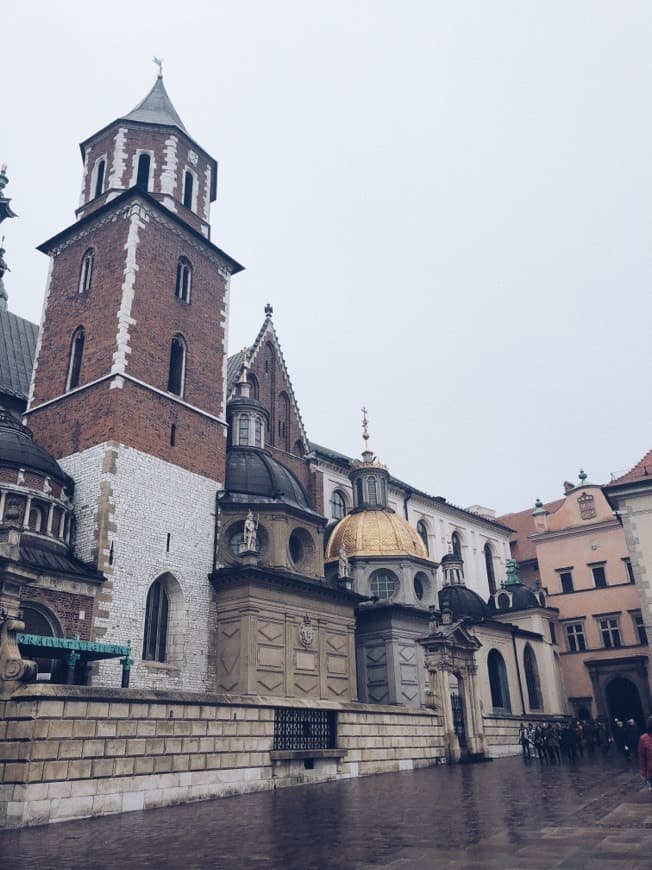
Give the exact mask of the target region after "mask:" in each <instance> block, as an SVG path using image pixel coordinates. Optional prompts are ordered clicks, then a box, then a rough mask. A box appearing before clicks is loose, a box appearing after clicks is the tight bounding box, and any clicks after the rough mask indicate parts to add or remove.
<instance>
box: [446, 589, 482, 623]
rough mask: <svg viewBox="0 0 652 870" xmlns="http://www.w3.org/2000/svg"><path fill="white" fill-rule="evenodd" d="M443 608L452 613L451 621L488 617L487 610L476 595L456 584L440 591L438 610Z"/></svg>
mask: <svg viewBox="0 0 652 870" xmlns="http://www.w3.org/2000/svg"><path fill="white" fill-rule="evenodd" d="M444 608H446V609H448V610H451V611H452V613H453V619H463V618H464V617H465V616H468V617H471V618H472V619H485V618H486V617H487V616H489V608H488V607H487V605H486V604H485V603H484V601H483V600H482V598H480V596H479V595H478V593H477V592H474V591H473V590H472V589H467V587H466V586H461V585H458V584H452V585H450V586H444V588H443V589H440V591H439V609H440V610H443V609H444Z"/></svg>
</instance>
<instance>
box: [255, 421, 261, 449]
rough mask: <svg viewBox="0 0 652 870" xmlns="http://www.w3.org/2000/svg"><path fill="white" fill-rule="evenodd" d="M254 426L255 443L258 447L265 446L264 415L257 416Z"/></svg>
mask: <svg viewBox="0 0 652 870" xmlns="http://www.w3.org/2000/svg"><path fill="white" fill-rule="evenodd" d="M254 427H255V434H254V438H255V441H254V444H255V446H256V447H262V446H263V418H262V417H259V416H256V418H255V423H254Z"/></svg>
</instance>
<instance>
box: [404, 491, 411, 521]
mask: <svg viewBox="0 0 652 870" xmlns="http://www.w3.org/2000/svg"><path fill="white" fill-rule="evenodd" d="M411 497H412V490H410V491H409V492H408V494H407V495H406V496H405V498H404V499H403V513H404V514H405V519H406V520H407V519H408V506H407V505H408V502H409V501H410V499H411Z"/></svg>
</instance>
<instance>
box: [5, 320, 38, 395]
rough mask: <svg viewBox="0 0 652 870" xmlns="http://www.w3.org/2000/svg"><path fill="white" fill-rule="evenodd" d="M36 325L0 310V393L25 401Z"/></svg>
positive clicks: (34, 345) (36, 332) (36, 330)
mask: <svg viewBox="0 0 652 870" xmlns="http://www.w3.org/2000/svg"><path fill="white" fill-rule="evenodd" d="M37 336H38V326H37V325H36V324H35V323H32V322H31V321H29V320H25V318H24V317H18V315H16V314H12V313H11V312H10V311H0V394H1V393H4V394H5V395H8V396H14V397H15V398H18V399H24V400H27V395H28V393H29V382H30V379H31V377H32V367H33V365H34V351H35V349H36V338H37Z"/></svg>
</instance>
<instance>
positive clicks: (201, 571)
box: [60, 443, 218, 691]
mask: <svg viewBox="0 0 652 870" xmlns="http://www.w3.org/2000/svg"><path fill="white" fill-rule="evenodd" d="M111 451H115V452H116V453H117V458H116V461H115V470H113V469H109V470H104V471H103V466H104V467H106V468H108V467H109V465H110V463H109V462H108V461H106V462H105V459H106V457H107V454H108V456H109V457H110V452H111ZM60 464H61V466H62V467H63V469H64V470H65V471H66V472H67V473H68V474H70V475H71V476H72V477H73V478H74V479H75V481H76V487H75V508H76V515H77V546H76V551H77V554H78V555H79V557H80V558H82V559H85V560H89V559H90V558H91V554H92V551H93V549H94V548H95V546H96V544H95V536H96V512H97V506H98V498H99V496H100V491H101V487H102V486H104V487H105V488H106V486H107V485H108V486H110V487H111V489H112V496H111V501H112V505H113V521H114V523H115V531H114V532H110V533H109V539H108V542H107V543H108V546H107V548H106V549H105V551H104V555H105V557H108V549H109V548H110V544H111V542H112V543H113V547H114V558H113V565H112V566H111V567H110V568H108V570H107V576H108V577H109V579H108V582H107V585H108V583H112V584H113V588H112V590H111V600H110V601H109V602H108V603H107V605H106V607H107V609H108V614H109V615H108V616H107V617H105V618H98V619H97V620H96V625H97V627H100V628H105V629H106V634H105V636H104V637H103V638H102V639H103V640H105V641H106V642H111V643H120V644H125V643H127V642H129V641H130V642H131V646H132V655H133V658H134V660H135V662H136V664H135V666H134V669H133V670H132V677H131V685H132V686H135V687H141V686H142V687H151V688H170V689H171V688H178V689H185V690H196V691H201V690H207V689H212V688H213V687H214V675H213V673H212V671H213V668H212V666H211V661H212V655H213V646H212V645H213V643H214V640H213V638H214V636H215V616H216V614H215V607H214V603H213V596H212V588H211V586H210V583H209V580H208V574H209V572H210V571H211V570H212V565H213V546H214V524H215V496H216V492H217V490H218V485H217V484H216V483H215V481H213V480H209V479H207V478H204V477H200V476H199V475H197V474H193V473H191V472H188V471H185V470H183V469H181V468H178V467H177V466H175V465H172V464H170V463H168V462H165V461H163V460H161V459H157V458H155V457H152V456H150V455H148V454H145V453H141V452H140V451H138V450H134V449H133V448H130V447H125V446H123V445H115V444H112V443H105V444H100V445H97V446H95V447H93V448H90V449H89V450H85V451H83V452H81V453H78V454H75V455H73V456H69V457H66V458H65V459H61V460H60ZM168 534H170V551H169V552H166V544H167V536H168ZM109 571H110V572H111V573H110V574H109ZM166 572H170V573H172V574H173V575H174V576H175V577H176V579H177V581H178V583H179V585H180V587H181V590H182V592H183V599H184V609H183V612H182V613H181V614H180V615H178V618H177V619H176V620H173V619H172V618H171V620H170V624H171V625H172V624H173V622H174V624H175V625H176V626H177V630H176V632H175V636H174V637H170V638H169V639H168V648H170V647H171V646H172V648H174V649H176V650H178V654H177V656H176V658H177V661H176V662H175V665H178V667H171V666H168V665H167V664H160V663H142V662H141V652H142V643H143V626H144V618H145V603H146V597H147V591H148V589H149V587H150V585H151V583H152V582H153V581H154V580H155V579H156V578H157V577H158V576H160V575H161V574H163V573H166ZM106 591H107V592H108V591H109V590H108V589H107V590H106ZM100 606H101V607H102V606H103V605H100ZM171 606H172V603H171ZM119 679H120V666H119V664H118V663H117V661H116V662H108V663H105V664H104V665H102V667H101V669H100V675H99V678H96V680H95V682H96V683H98V684H103V685H106V684H110V685H114V686H115V685H119Z"/></svg>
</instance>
